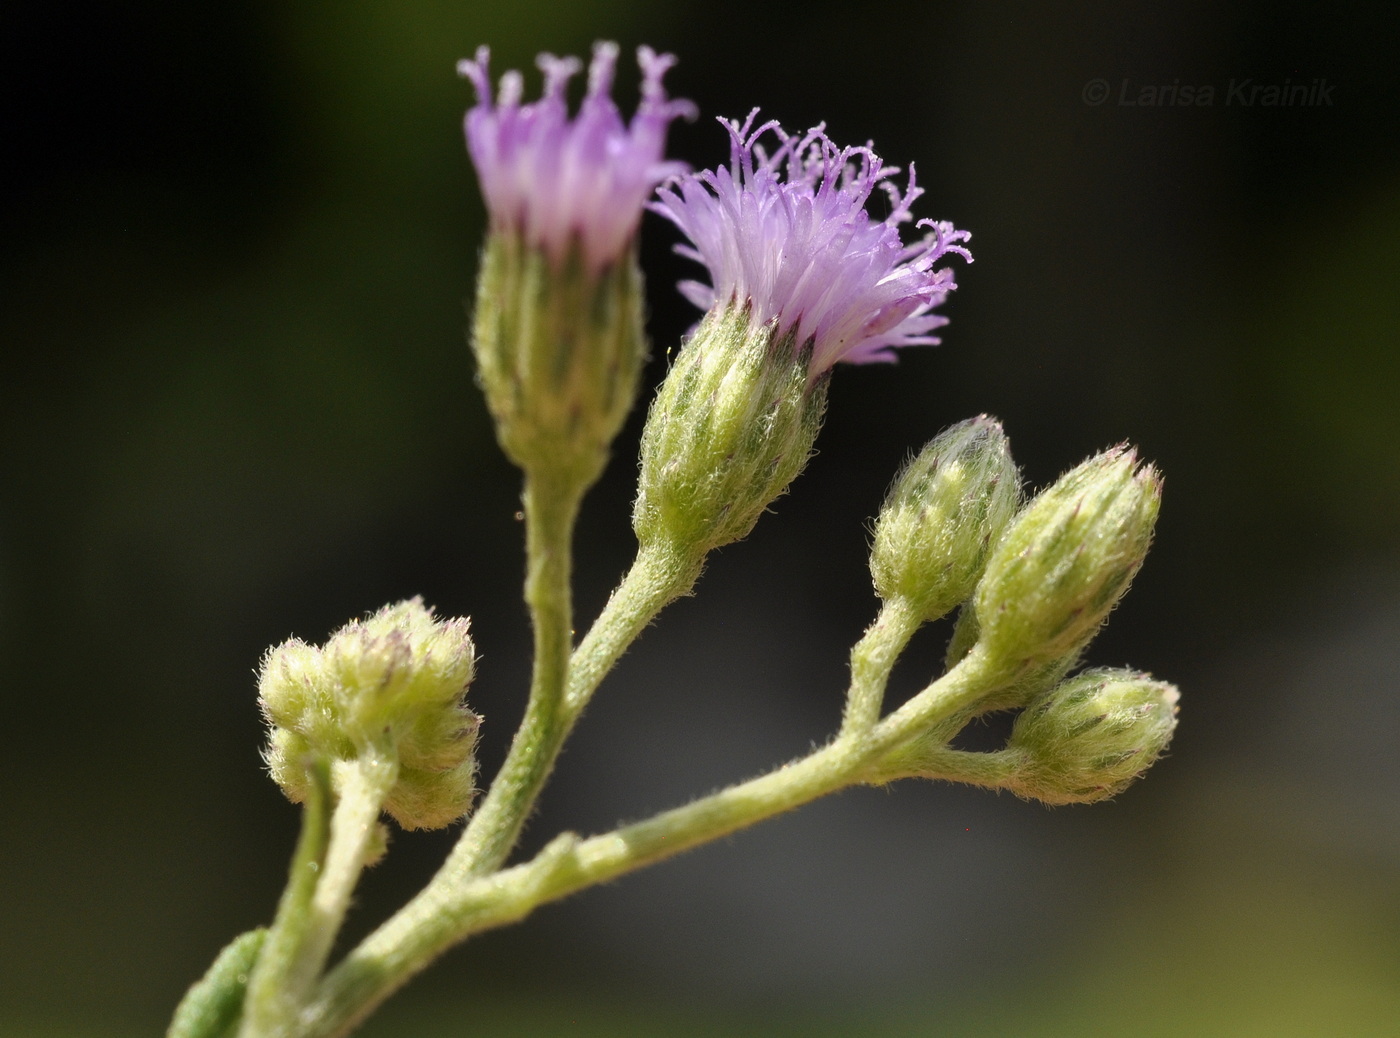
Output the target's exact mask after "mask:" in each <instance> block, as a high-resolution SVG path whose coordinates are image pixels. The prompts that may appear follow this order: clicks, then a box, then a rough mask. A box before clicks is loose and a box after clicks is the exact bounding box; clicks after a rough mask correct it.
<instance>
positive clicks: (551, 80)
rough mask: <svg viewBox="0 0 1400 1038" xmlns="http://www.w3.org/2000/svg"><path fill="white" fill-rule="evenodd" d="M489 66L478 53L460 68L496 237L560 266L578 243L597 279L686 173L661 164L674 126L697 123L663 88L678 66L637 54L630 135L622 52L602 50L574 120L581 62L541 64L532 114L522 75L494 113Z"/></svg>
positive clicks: (543, 58) (506, 82)
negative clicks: (571, 98)
mask: <svg viewBox="0 0 1400 1038" xmlns="http://www.w3.org/2000/svg"><path fill="white" fill-rule="evenodd" d="M489 58H490V51H489V50H488V48H486V47H480V48H478V49H477V52H476V60H474V61H462V62H459V63H458V65H457V72H458V74H460V75H462V76H465V77H466V78H467V79H470V80H471V81H472V85H473V86H475V87H476V94H477V104H476V107H475V108H472V109H471V110H470V111H469V112H467V118H466V133H467V150H468V151H469V152H470V153H471V157H472V162H473V163H474V164H475V165H476V172H477V177H478V178H479V180H480V181H481V192H482V194H483V195H484V196H485V198H486V208H487V210H488V211H489V212H490V216H491V226H492V228H493V229H494V230H499V231H511V232H515V233H518V234H521V235H522V236H523V237H524V239H525V241H526V242H527V243H528V244H529V245H531V246H534V247H536V248H539V249H542V250H543V251H544V252H545V253H546V254H547V255H548V256H549V258H550V260H551V261H552V262H554V263H556V264H562V263H563V261H564V259H565V257H566V256H567V255H568V252H569V249H570V247H571V246H572V245H573V244H574V243H575V241H577V243H578V245H579V246H580V247H581V248H582V250H583V257H584V262H585V264H586V265H587V267H588V269H589V271H590V272H591V273H594V274H596V273H598V272H599V271H600V270H602V269H603V268H605V267H607V266H608V265H609V264H611V263H613V262H614V261H616V260H617V259H618V258H619V257H621V256H622V254H623V252H624V250H626V248H627V247H628V245H629V243H630V242H631V241H632V238H633V237H634V236H635V234H636V232H637V222H638V220H640V218H641V214H642V208H643V206H644V205H645V204H646V201H647V199H648V197H650V195H651V192H652V189H653V188H655V187H656V185H657V184H658V183H660V182H661V181H662V180H664V179H666V178H667V177H669V176H674V175H676V174H678V173H680V172H682V171H683V170H684V169H685V167H684V166H683V165H682V164H680V163H675V162H665V161H663V160H662V153H663V151H664V149H665V146H666V131H667V129H668V127H669V126H670V124H671V121H672V120H673V119H675V118H676V117H677V116H681V115H684V116H686V117H688V118H693V117H694V115H695V106H694V105H692V104H691V103H690V102H689V101H681V100H672V99H670V98H667V96H666V91H665V89H664V88H663V87H662V85H661V78H662V76H664V75H665V73H666V70H667V69H668V68H670V67H671V66H672V65H673V64H675V58H674V57H672V56H671V55H669V54H657V53H656V52H655V51H653V50H652V49H651V48H650V47H640V48H638V50H637V64H638V65H640V66H641V70H642V99H641V103H640V104H639V105H638V106H637V112H636V114H635V115H634V116H633V117H632V124H631V125H630V126H628V125H626V124H624V123H623V121H622V116H621V115H620V114H619V113H618V110H617V105H615V104H614V103H613V99H612V96H611V90H612V83H613V72H614V69H615V66H616V65H617V44H615V43H598V44H596V45H594V48H593V62H592V64H591V65H590V66H589V69H588V93H587V96H586V97H585V98H584V99H583V104H582V105H581V106H580V108H579V111H578V115H577V116H576V117H575V118H574V119H572V120H570V118H569V106H568V100H567V98H566V97H565V93H566V90H567V88H568V83H569V80H570V79H571V78H573V76H574V75H576V74H577V73H578V72H579V71H580V69H581V68H582V67H583V66H582V62H580V61H579V60H578V59H577V58H556V57H555V56H554V55H552V54H541V55H540V56H539V58H538V60H537V64H538V65H539V67H540V71H542V72H543V73H544V93H543V95H542V96H541V97H540V99H539V100H538V101H535V102H533V103H532V104H521V103H520V99H521V96H522V94H523V93H524V80H523V78H522V77H521V75H520V73H519V72H514V71H512V72H507V73H506V74H505V75H503V76H502V77H501V86H500V93H499V95H498V96H497V99H496V102H495V104H492V101H491V79H490V75H489V73H488V70H487V62H488V60H489Z"/></svg>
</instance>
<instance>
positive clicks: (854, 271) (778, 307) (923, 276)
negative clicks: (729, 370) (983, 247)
mask: <svg viewBox="0 0 1400 1038" xmlns="http://www.w3.org/2000/svg"><path fill="white" fill-rule="evenodd" d="M757 115H758V111H757V109H755V110H754V111H753V112H750V113H749V117H748V118H747V119H746V120H744V122H742V123H740V122H738V121H737V120H721V121H722V122H723V124H724V126H725V128H726V129H727V130H728V131H729V138H730V159H729V166H728V167H727V168H726V167H724V166H721V167H719V168H718V169H715V170H712V171H711V170H706V171H704V172H700V173H693V174H684V175H676V176H675V177H673V178H672V179H671V180H670V181H669V182H668V183H666V184H665V185H664V186H662V188H661V189H660V190H659V191H658V192H657V195H658V198H659V201H657V202H655V203H653V204H652V206H651V208H653V209H654V210H655V211H656V212H658V213H660V214H661V215H662V216H664V217H666V218H667V219H669V220H671V221H672V222H673V223H674V224H676V226H677V227H679V228H680V229H681V231H683V232H684V233H685V235H686V236H687V237H688V238H689V239H690V241H691V243H692V245H691V246H685V245H682V246H678V247H677V250H676V251H677V252H679V253H680V254H681V255H683V256H686V257H687V258H689V259H693V260H695V261H696V262H698V263H701V264H703V265H704V266H705V267H706V268H707V269H708V270H709V272H710V279H711V282H712V283H711V284H709V285H706V284H703V283H700V282H696V281H688V282H682V284H681V286H680V289H681V291H682V292H683V293H684V294H685V296H686V298H687V299H689V300H690V301H691V302H693V303H695V304H696V305H697V306H699V307H700V308H701V309H705V310H708V309H709V308H710V307H711V306H713V305H715V304H716V303H721V304H732V305H735V306H748V307H750V308H751V318H752V319H753V320H754V321H756V322H759V323H761V324H769V323H770V322H771V323H773V324H774V325H775V331H776V333H777V334H779V335H783V334H787V333H789V332H791V333H794V334H795V335H796V337H797V340H798V341H799V343H801V344H803V345H804V346H806V345H810V347H811V350H812V359H811V362H810V363H811V372H812V375H813V377H817V376H819V375H821V374H822V373H823V372H825V371H827V370H828V369H830V367H831V366H832V365H833V364H835V363H836V362H838V361H847V362H850V363H856V364H860V363H866V362H869V361H889V360H893V359H894V350H895V349H896V348H898V347H901V346H913V345H919V344H935V343H937V342H938V341H939V340H938V339H937V338H936V337H934V336H933V335H931V334H929V333H930V332H932V331H933V330H934V329H936V328H938V327H941V326H942V325H944V324H946V323H947V318H946V317H943V316H941V315H939V314H935V313H932V312H931V311H933V310H934V309H935V308H936V307H938V306H939V304H941V303H942V302H943V301H944V300H945V299H946V298H947V295H948V293H949V292H951V291H952V290H953V289H955V288H956V287H957V284H956V282H955V281H954V278H953V272H952V271H951V270H949V269H948V268H946V267H937V266H935V264H936V263H937V262H938V260H939V259H941V258H942V257H944V256H946V255H949V254H955V255H958V256H961V257H962V258H963V259H965V260H967V261H969V262H971V260H972V256H971V254H970V253H969V252H968V251H967V249H966V248H964V247H963V246H962V245H959V244H958V243H959V242H963V241H966V240H967V239H968V238H969V237H970V235H969V234H968V232H967V231H960V230H956V229H955V228H954V227H953V225H952V224H949V223H942V222H935V221H932V220H920V221H918V223H917V224H916V226H917V227H918V228H920V229H923V230H924V231H925V233H924V234H923V235H922V236H921V237H920V239H919V240H917V241H914V242H912V243H910V244H907V245H906V244H905V243H904V241H903V239H902V237H901V234H900V228H901V225H902V224H905V223H908V222H910V221H911V220H913V214H912V212H911V211H910V206H911V204H912V203H913V202H914V200H915V199H917V198H918V197H919V196H920V195H921V194H923V191H922V189H920V188H919V187H918V186H917V185H916V183H915V179H914V169H913V166H912V165H911V166H910V168H909V179H908V183H907V186H906V187H905V188H904V190H903V191H901V190H900V189H899V188H898V187H897V186H896V185H895V184H894V183H893V182H892V181H891V179H890V178H891V177H893V176H894V175H895V174H896V173H898V172H899V169H898V167H894V166H887V165H885V164H884V163H883V162H882V161H881V159H880V157H879V156H878V155H876V154H875V152H874V151H873V150H871V148H870V146H869V145H865V146H862V147H847V148H840V147H837V145H835V144H834V143H833V142H832V141H831V139H830V138H829V137H828V136H827V135H826V133H825V127H824V126H818V127H816V128H814V129H812V130H809V131H808V132H807V133H806V134H804V135H801V136H797V135H791V134H788V133H786V132H784V130H783V128H782V127H781V126H780V125H779V124H778V123H777V122H774V121H769V122H765V123H763V124H762V125H760V126H757V127H755V126H754V123H755V121H756V119H757ZM770 134H771V136H772V137H773V138H774V139H775V140H776V146H775V147H773V148H772V150H771V152H770V151H769V150H768V149H767V148H765V146H764V144H763V140H764V138H765V137H766V136H768V135H770ZM877 188H878V189H880V190H882V191H884V192H885V194H886V195H888V197H889V205H890V213H889V215H888V216H886V217H885V218H884V219H883V220H878V219H875V218H873V217H872V216H871V215H870V214H869V213H868V212H867V211H866V203H867V201H869V199H870V196H871V195H872V194H873V193H874V192H875V191H876V189H877Z"/></svg>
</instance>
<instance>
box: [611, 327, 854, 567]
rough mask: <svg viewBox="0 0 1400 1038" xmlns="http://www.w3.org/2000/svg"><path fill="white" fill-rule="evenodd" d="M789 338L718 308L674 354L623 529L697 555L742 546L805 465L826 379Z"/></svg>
mask: <svg viewBox="0 0 1400 1038" xmlns="http://www.w3.org/2000/svg"><path fill="white" fill-rule="evenodd" d="M809 360H810V357H809V355H808V354H807V353H806V352H804V351H803V350H801V349H799V348H798V346H797V343H796V340H795V338H794V337H793V336H792V335H791V334H786V335H781V336H775V335H774V332H773V328H772V326H771V325H755V324H753V323H751V321H750V315H749V311H748V308H746V307H733V306H729V307H717V308H716V309H715V310H712V311H711V312H710V313H709V314H708V315H707V316H706V317H705V319H704V320H703V321H702V322H701V324H700V327H699V328H698V329H696V331H695V334H694V335H693V336H692V337H691V338H690V341H689V342H687V343H686V344H685V346H684V347H682V349H681V351H680V354H679V355H678V356H677V357H676V361H675V364H674V365H673V366H672V368H671V371H670V373H669V374H668V375H667V376H666V380H665V381H664V382H663V383H662V384H661V388H660V390H659V391H658V392H657V396H656V399H655V400H654V401H653V402H652V405H651V411H650V413H649V414H648V415H647V424H646V428H645V430H644V431H643V433H642V452H641V475H640V478H639V480H638V484H637V501H636V504H635V506H634V508H633V511H632V527H633V529H634V530H635V531H636V533H637V538H638V540H639V541H641V542H642V544H643V545H644V546H645V545H648V544H653V543H658V542H665V543H669V544H671V545H674V546H675V547H677V548H679V549H681V550H683V551H686V552H691V553H694V554H696V555H703V554H704V553H705V552H708V551H710V550H712V549H714V548H718V547H721V546H722V545H725V544H729V543H732V542H733V541H737V540H741V539H743V538H744V537H747V536H748V534H749V532H750V531H751V530H752V529H753V528H754V524H755V523H757V522H758V517H759V516H760V515H761V514H762V513H763V510H764V509H765V508H767V507H768V506H769V505H770V504H771V503H772V502H773V500H774V499H775V498H777V497H778V496H779V495H780V494H782V493H783V491H784V490H786V489H787V486H788V484H789V483H791V482H792V480H793V479H794V478H795V477H796V476H797V474H798V473H799V472H801V471H802V468H803V466H804V465H806V463H807V458H808V456H809V455H810V454H811V453H812V444H813V442H814V441H815V440H816V437H817V431H818V430H819V429H820V428H821V420H822V414H823V411H824V409H825V406H826V378H825V377H818V378H817V379H815V380H813V379H811V378H810V377H809V367H808V362H809Z"/></svg>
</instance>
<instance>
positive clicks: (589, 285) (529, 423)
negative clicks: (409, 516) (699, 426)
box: [472, 231, 647, 487]
mask: <svg viewBox="0 0 1400 1038" xmlns="http://www.w3.org/2000/svg"><path fill="white" fill-rule="evenodd" d="M643 309H644V299H643V292H642V273H641V271H640V269H638V267H637V262H636V258H635V256H634V255H633V254H632V253H631V252H629V253H628V254H627V255H625V256H623V257H622V258H621V259H620V260H618V261H617V262H616V263H613V264H612V265H611V266H609V267H607V268H605V269H604V270H603V271H602V272H601V273H598V274H597V275H593V274H590V273H589V272H588V270H587V268H586V266H585V264H584V263H583V261H582V257H581V256H580V254H579V251H578V249H577V248H574V249H572V250H571V251H570V253H569V257H568V259H567V260H566V261H565V262H564V263H563V264H559V265H556V264H554V263H551V262H550V260H549V258H548V257H547V256H546V255H545V254H544V253H543V252H541V251H539V250H538V249H531V248H529V247H528V246H526V245H525V244H524V243H523V242H522V241H521V240H520V238H519V236H517V235H514V234H507V233H502V232H498V231H497V232H492V233H491V234H490V235H489V236H488V237H487V239H486V245H485V247H484V248H483V250H482V254H481V273H480V276H479V277H478V280H477V296H476V310H475V314H474V318H473V324H472V349H473V351H474V352H475V354H476V360H477V371H478V378H479V380H480V382H481V387H482V389H483V390H484V392H485V394H486V402H487V404H488V405H489V407H490V409H491V414H492V417H493V418H494V419H495V421H496V435H497V437H498V438H499V440H500V443H501V447H502V449H504V450H505V452H506V454H507V455H508V456H509V457H510V459H511V460H512V461H514V462H515V463H516V464H517V465H519V466H520V467H521V468H523V469H525V470H526V471H528V472H535V473H539V474H548V475H549V476H550V477H551V478H554V479H559V480H562V481H563V482H564V483H567V484H568V485H570V486H577V487H588V486H591V485H592V483H593V482H594V480H596V479H597V478H598V475H599V474H600V473H601V472H602V470H603V466H604V464H605V463H606V462H607V456H608V447H609V445H610V444H611V443H612V441H613V438H614V437H615V436H616V435H617V432H618V430H619V429H620V428H621V427H622V423H623V421H624V419H626V417H627V412H628V411H630V410H631V409H632V403H633V401H635V400H636V398H637V385H638V379H639V377H640V375H641V369H642V362H643V361H644V360H645V359H646V352H647V347H646V335H645V332H644V330H643Z"/></svg>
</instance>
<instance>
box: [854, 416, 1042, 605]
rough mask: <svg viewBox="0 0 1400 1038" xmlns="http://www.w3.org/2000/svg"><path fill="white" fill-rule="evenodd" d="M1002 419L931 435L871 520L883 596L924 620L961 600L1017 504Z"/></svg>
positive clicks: (874, 567) (875, 572) (874, 566)
mask: <svg viewBox="0 0 1400 1038" xmlns="http://www.w3.org/2000/svg"><path fill="white" fill-rule="evenodd" d="M1020 497H1021V491H1020V478H1019V473H1018V472H1017V470H1016V465H1015V463H1014V462H1013V461H1012V460H1011V451H1010V449H1009V447H1008V445H1007V442H1006V436H1005V434H1003V433H1002V430H1001V425H1000V424H999V423H998V422H997V421H996V420H995V419H992V418H988V417H987V416H986V415H982V416H980V417H978V418H973V419H970V420H968V421H966V422H962V423H960V424H958V425H955V426H953V427H952V428H951V429H948V430H946V431H945V432H943V433H941V434H940V435H939V436H938V437H936V438H935V439H934V440H932V441H931V442H930V443H929V444H928V445H927V446H926V447H924V449H923V450H922V451H921V452H920V453H919V455H918V457H916V458H914V460H913V461H911V462H910V463H909V464H908V465H907V466H905V468H904V471H903V472H902V473H900V475H899V477H898V478H897V479H896V480H895V483H894V486H893V487H891V488H890V492H889V496H888V497H886V498H885V504H884V507H883V508H882V509H881V510H880V516H879V518H878V519H877V520H876V521H875V543H874V545H873V547H872V548H871V552H870V572H871V575H872V576H873V577H874V578H875V590H876V592H877V593H878V594H879V596H880V597H881V598H882V599H886V600H888V599H893V598H903V599H905V600H906V601H908V602H909V603H910V604H911V605H913V606H914V608H915V609H916V610H917V611H918V613H919V615H920V616H922V617H923V618H924V619H925V620H936V619H938V618H939V617H940V616H943V615H944V614H946V613H947V612H948V611H949V610H951V609H953V608H954V607H955V606H956V605H958V603H960V602H963V601H964V600H966V599H967V597H968V596H969V595H971V594H972V592H973V589H974V588H976V586H977V581H978V580H979V579H980V578H981V576H982V571H983V570H984V569H985V568H986V564H987V554H988V552H989V551H990V550H991V546H992V545H993V544H995V543H996V542H997V540H998V539H999V538H1000V537H1001V534H1002V531H1003V530H1004V529H1005V528H1006V524H1007V523H1008V522H1010V520H1011V517H1012V515H1013V514H1014V513H1015V511H1016V506H1017V505H1018V504H1019V503H1020Z"/></svg>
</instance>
